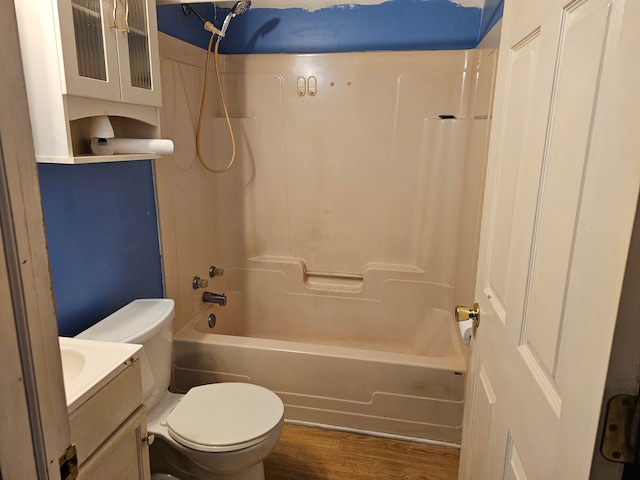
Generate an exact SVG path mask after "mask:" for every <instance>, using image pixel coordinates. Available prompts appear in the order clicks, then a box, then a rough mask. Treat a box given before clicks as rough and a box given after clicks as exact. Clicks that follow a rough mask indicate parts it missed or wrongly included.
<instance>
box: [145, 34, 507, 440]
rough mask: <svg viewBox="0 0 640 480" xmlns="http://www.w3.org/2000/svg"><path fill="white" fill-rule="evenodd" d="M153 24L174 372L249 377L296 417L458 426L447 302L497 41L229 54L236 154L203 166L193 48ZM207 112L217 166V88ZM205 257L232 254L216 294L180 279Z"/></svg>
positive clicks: (426, 433)
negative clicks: (486, 45) (205, 296)
mask: <svg viewBox="0 0 640 480" xmlns="http://www.w3.org/2000/svg"><path fill="white" fill-rule="evenodd" d="M160 43H161V56H162V74H163V85H164V86H165V91H164V95H165V98H164V105H165V108H164V110H163V118H162V121H163V132H165V133H166V135H169V136H171V138H173V139H174V141H175V145H176V150H175V153H174V155H173V157H172V159H171V161H169V162H162V163H160V162H158V163H157V164H156V173H157V184H158V202H159V205H160V216H161V219H160V223H161V226H162V242H163V250H164V256H165V273H166V281H167V295H168V296H169V297H172V298H175V299H176V306H177V316H176V330H179V332H178V334H177V338H176V345H175V372H174V373H175V379H174V383H175V386H176V387H177V388H178V389H187V388H188V387H189V386H192V385H194V384H198V383H206V382H211V381H219V380H233V379H237V380H243V381H251V382H255V383H258V384H261V385H264V386H265V387H267V388H270V389H271V390H274V391H276V392H277V393H278V394H280V395H281V397H282V398H283V399H284V400H285V404H286V408H287V418H289V419H297V420H301V421H310V422H317V423H326V424H332V425H337V426H346V427H352V428H359V429H363V430H371V431H379V432H386V433H393V434H400V435H408V436H413V437H421V438H428V439H432V440H442V441H448V442H458V441H459V433H460V426H461V423H462V400H463V390H464V375H463V374H464V371H465V368H466V367H465V360H464V350H463V349H464V347H463V346H462V345H461V343H460V340H459V338H458V335H457V332H456V326H455V324H454V322H453V318H452V312H453V306H454V305H455V304H469V303H470V302H471V303H472V300H473V298H472V295H473V280H474V273H475V272H474V271H473V269H472V265H475V256H476V251H477V235H478V229H479V227H478V225H479V212H480V203H481V202H480V200H481V198H480V196H481V187H482V178H483V174H484V162H485V157H486V138H487V129H488V122H489V119H488V114H489V105H490V92H491V88H492V81H493V71H494V65H495V55H493V52H492V51H487V50H476V51H423V52H370V53H336V54H311V55H294V54H276V55H228V56H221V59H220V60H221V62H220V65H221V69H222V72H223V74H222V78H223V86H224V89H225V93H226V96H227V103H228V107H229V111H230V114H231V117H232V118H231V121H232V123H233V127H234V131H235V134H236V141H237V148H238V153H237V155H238V156H237V159H236V164H235V165H234V166H233V167H232V168H231V169H230V170H229V171H228V172H226V173H224V174H222V175H212V174H209V173H206V172H205V171H204V169H203V168H202V167H201V166H200V165H199V163H198V160H197V158H196V156H195V143H194V135H195V133H194V132H195V125H196V122H197V111H198V107H199V102H200V92H201V87H202V86H201V83H200V82H202V78H203V65H204V53H205V52H204V51H203V50H201V49H198V48H196V47H193V46H190V45H187V44H185V43H183V42H181V41H179V40H176V39H173V38H171V37H168V36H164V35H161V39H160ZM209 78H210V82H212V83H211V84H210V85H209V91H210V92H215V91H216V88H217V86H216V85H215V75H210V77H209ZM309 85H312V86H313V85H315V86H316V91H315V95H312V94H310V93H313V88H312V89H311V90H310V89H309ZM206 112H207V113H206V115H205V118H204V120H203V122H204V123H203V131H204V132H207V135H205V136H203V138H202V147H203V148H202V150H203V152H206V153H205V155H204V157H205V161H207V162H210V163H209V165H210V166H212V167H214V168H221V167H224V165H225V164H226V162H227V161H228V157H229V155H230V141H229V138H228V131H227V129H226V123H225V119H224V114H223V112H222V108H221V106H220V103H219V100H218V99H217V98H216V96H215V95H213V94H211V95H209V96H208V97H207V110H206ZM210 265H216V266H217V267H222V268H224V270H225V274H224V276H223V277H216V278H214V279H209V287H208V288H207V290H210V291H215V292H220V293H222V292H224V293H226V294H227V297H228V304H227V306H225V307H220V306H217V305H215V306H212V305H211V304H204V303H203V302H202V299H201V297H202V292H203V290H194V289H193V288H192V286H191V283H192V280H193V277H194V276H196V275H197V276H200V277H207V271H208V268H209V266H210ZM210 313H215V315H216V317H217V323H216V326H215V328H213V329H209V327H208V326H207V317H208V315H209V314H210Z"/></svg>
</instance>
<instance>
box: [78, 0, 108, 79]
mask: <svg viewBox="0 0 640 480" xmlns="http://www.w3.org/2000/svg"><path fill="white" fill-rule="evenodd" d="M71 11H72V13H73V30H74V33H75V38H76V42H75V43H76V56H77V60H78V74H79V75H80V76H81V77H87V78H94V79H96V80H103V81H106V80H107V60H106V58H105V54H104V51H105V49H104V40H103V38H104V31H103V28H102V9H101V3H100V0H72V1H71Z"/></svg>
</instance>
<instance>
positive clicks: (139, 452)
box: [78, 406, 151, 480]
mask: <svg viewBox="0 0 640 480" xmlns="http://www.w3.org/2000/svg"><path fill="white" fill-rule="evenodd" d="M146 435H147V421H146V415H145V407H144V406H141V407H140V408H138V410H136V412H135V413H134V414H133V415H131V417H129V419H128V420H127V421H126V422H124V423H123V424H122V426H120V428H118V430H116V431H115V432H114V434H113V435H111V436H110V437H109V438H108V439H107V440H106V441H105V442H104V444H103V445H102V447H101V448H100V449H98V450H97V451H96V452H95V453H94V454H93V455H91V457H90V458H89V459H88V460H87V461H86V462H85V463H84V464H82V465H81V466H80V472H79V476H78V478H79V479H80V480H92V479H97V478H99V479H101V480H150V478H151V468H150V466H149V445H148V444H147V442H146V441H145V440H144V438H145V437H146Z"/></svg>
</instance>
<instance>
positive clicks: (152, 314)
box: [76, 298, 175, 343]
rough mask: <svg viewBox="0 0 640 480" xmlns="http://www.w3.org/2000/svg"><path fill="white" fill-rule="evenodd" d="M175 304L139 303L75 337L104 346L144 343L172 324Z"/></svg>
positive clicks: (165, 300) (159, 300)
mask: <svg viewBox="0 0 640 480" xmlns="http://www.w3.org/2000/svg"><path fill="white" fill-rule="evenodd" d="M174 312H175V303H174V301H173V300H171V299H169V298H150V299H138V300H134V301H133V302H131V303H129V304H127V305H125V306H124V307H122V308H121V309H120V310H117V311H116V312H114V313H112V314H111V315H109V316H108V317H106V318H104V319H103V320H101V321H99V322H98V323H96V324H95V325H94V326H92V327H90V328H88V329H87V330H85V331H84V332H82V333H80V334H78V335H76V338H85V339H90V340H102V341H104V342H119V343H144V342H146V341H147V340H149V339H150V338H151V337H153V336H154V335H155V334H156V333H158V331H160V330H161V329H162V328H163V326H165V324H167V323H168V324H169V325H170V324H171V320H172V319H173V315H174Z"/></svg>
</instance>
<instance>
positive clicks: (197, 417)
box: [166, 382, 284, 452]
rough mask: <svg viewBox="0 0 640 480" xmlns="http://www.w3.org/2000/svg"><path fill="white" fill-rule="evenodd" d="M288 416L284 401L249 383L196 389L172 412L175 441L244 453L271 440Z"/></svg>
mask: <svg viewBox="0 0 640 480" xmlns="http://www.w3.org/2000/svg"><path fill="white" fill-rule="evenodd" d="M283 416H284V405H283V403H282V400H280V398H279V397H278V396H277V395H276V394H275V393H273V392H272V391H270V390H267V389H266V388H263V387H260V386H258V385H252V384H248V383H237V382H227V383H214V384H211V385H202V386H199V387H194V388H192V389H191V390H189V391H188V392H187V394H186V395H185V396H184V397H183V398H182V400H181V401H180V403H178V405H176V407H175V408H174V409H173V410H172V411H171V413H169V415H168V416H167V419H166V426H167V430H168V432H169V435H170V436H171V438H173V439H174V440H175V441H176V442H178V443H180V444H182V445H184V446H185V447H189V448H192V449H194V450H199V451H201V452H216V451H217V452H222V451H231V450H240V449H242V448H247V447H250V446H253V445H255V444H257V443H260V442H262V441H263V440H264V439H265V438H267V437H269V435H270V434H271V431H272V430H273V429H274V428H276V427H277V426H278V425H279V424H280V423H281V421H282V419H283Z"/></svg>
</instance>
